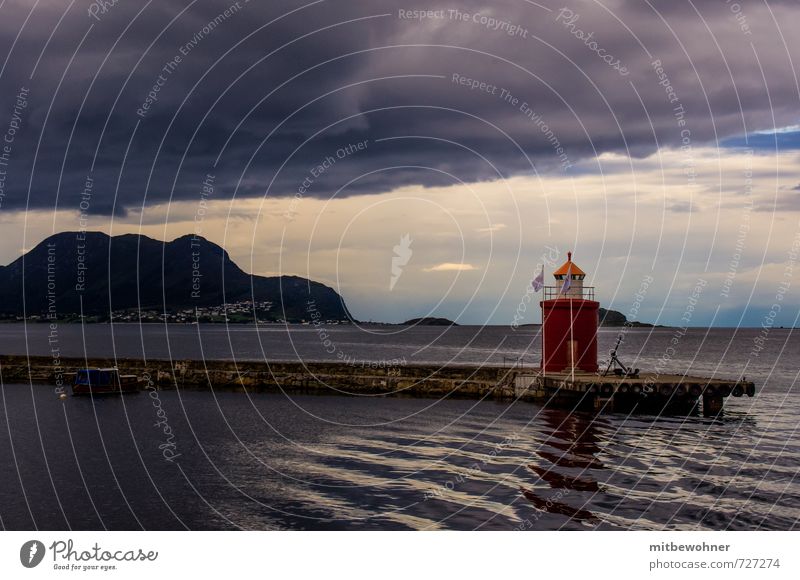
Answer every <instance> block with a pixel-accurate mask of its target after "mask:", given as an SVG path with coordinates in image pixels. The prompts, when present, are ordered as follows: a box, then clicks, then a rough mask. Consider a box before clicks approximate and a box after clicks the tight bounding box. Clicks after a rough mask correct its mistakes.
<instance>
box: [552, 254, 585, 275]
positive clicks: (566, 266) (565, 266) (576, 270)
mask: <svg viewBox="0 0 800 580" xmlns="http://www.w3.org/2000/svg"><path fill="white" fill-rule="evenodd" d="M570 266H572V268H570ZM567 272H571V273H572V274H574V275H577V276H586V272H584V271H583V270H581V269H580V268H578V266H576V265H575V263H574V262H573V261H572V252H567V261H566V262H564V263H563V264H562V265H561V267H560V268H559V269H558V270H556V271H555V272H553V276H565V275H566V274H567Z"/></svg>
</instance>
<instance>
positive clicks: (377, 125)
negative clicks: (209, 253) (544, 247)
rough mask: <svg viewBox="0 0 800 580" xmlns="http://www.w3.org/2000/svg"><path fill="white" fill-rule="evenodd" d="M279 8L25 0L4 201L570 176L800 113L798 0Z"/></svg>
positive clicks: (12, 19)
mask: <svg viewBox="0 0 800 580" xmlns="http://www.w3.org/2000/svg"><path fill="white" fill-rule="evenodd" d="M275 4H276V3H266V2H255V1H251V2H244V0H241V1H240V2H239V3H235V2H229V1H227V0H223V1H221V2H187V1H183V2H178V1H172V0H159V1H158V2H152V3H150V4H147V5H143V4H142V3H139V2H131V1H127V0H118V2H117V3H116V4H115V5H113V6H110V7H109V8H108V9H107V10H106V11H105V13H100V12H99V11H98V10H97V8H96V7H97V6H99V5H93V4H92V3H90V2H88V1H86V0H79V1H77V2H75V4H74V5H73V7H72V8H71V9H69V10H67V6H68V2H66V1H64V2H56V1H51V2H47V3H44V5H37V6H36V8H35V9H34V10H33V12H32V13H31V14H30V17H29V18H28V14H29V12H30V10H31V7H30V5H29V4H28V3H27V2H12V1H7V2H6V3H5V4H4V5H3V7H2V9H0V12H2V18H0V55H2V56H3V57H4V60H5V56H7V57H8V58H7V60H6V64H5V68H4V69H3V71H2V76H0V82H1V83H2V87H3V91H2V95H0V133H2V134H5V133H6V130H7V129H8V128H9V127H10V126H11V124H12V121H13V122H14V123H15V124H16V125H17V126H18V128H17V130H16V135H15V136H14V139H13V142H12V143H11V144H10V146H11V149H10V153H8V159H7V164H6V165H5V166H3V167H2V168H0V169H2V170H5V171H6V173H5V174H4V175H3V176H0V177H4V180H3V181H1V182H0V185H1V186H2V190H0V192H2V195H3V197H2V198H0V204H1V205H0V211H9V210H13V209H20V208H25V207H26V206H29V207H33V208H45V209H48V208H53V207H56V206H57V207H59V208H62V209H70V210H76V209H77V207H78V204H79V203H80V201H81V196H80V193H81V191H83V190H84V189H85V187H86V182H87V177H89V178H90V179H91V185H92V187H91V190H92V191H91V201H90V203H91V208H90V211H91V212H95V213H109V212H112V211H115V212H117V213H120V214H122V213H125V212H127V211H130V210H131V209H136V208H137V207H141V205H142V204H143V203H147V204H152V203H163V202H165V201H168V200H170V199H199V197H200V190H201V187H202V183H203V181H204V180H205V179H206V176H207V175H208V174H213V175H214V182H215V185H216V190H215V192H214V195H215V196H216V197H217V198H225V197H232V196H234V195H235V196H263V195H266V194H269V195H276V196H288V195H294V194H295V193H296V192H297V191H298V189H299V188H301V187H302V192H303V195H310V196H318V197H327V196H330V195H332V194H333V193H334V192H336V191H337V190H339V189H340V188H342V189H341V191H340V193H339V194H338V195H354V194H368V193H378V192H382V191H386V190H389V189H392V188H395V187H399V186H403V185H410V184H422V185H441V184H448V183H458V182H459V181H464V182H471V181H476V180H486V179H496V178H497V177H498V176H510V175H517V174H532V173H533V172H534V171H536V170H538V171H542V172H559V171H561V172H567V173H568V172H569V171H570V169H569V168H570V166H571V164H573V163H575V162H577V161H579V160H581V159H583V158H586V157H587V156H593V155H594V154H596V153H601V152H605V151H616V152H623V153H629V154H631V155H633V156H642V155H646V154H648V153H650V152H652V151H654V150H655V148H656V147H657V146H674V147H678V146H680V145H681V144H682V143H683V144H686V141H687V139H688V142H689V144H690V145H692V146H698V145H701V144H704V143H709V142H710V143H716V142H718V141H719V140H722V139H725V138H730V137H734V136H737V135H741V134H744V133H745V132H749V131H755V130H762V129H765V128H770V127H775V126H777V127H781V126H787V125H792V124H795V123H796V122H797V110H798V108H797V105H798V87H797V84H796V75H795V72H796V71H794V70H793V69H792V62H791V59H792V58H795V59H796V58H797V57H798V56H800V50H799V49H800V45H799V44H798V42H799V41H798V39H797V36H796V35H794V34H793V31H792V30H788V23H789V22H792V21H793V20H794V19H796V18H797V16H798V14H800V9H798V7H797V4H796V3H785V2H778V3H774V2H770V3H769V6H767V5H766V4H758V3H741V4H742V6H741V9H740V10H739V11H735V10H733V9H732V8H731V5H730V3H726V2H725V1H724V0H718V1H706V2H696V1H695V2H693V3H692V4H690V3H688V2H685V3H684V2H650V3H649V4H648V3H642V2H622V1H618V2H606V3H605V5H604V6H602V5H600V4H597V3H595V2H570V3H561V2H559V3H548V2H544V3H542V5H546V6H545V7H542V6H538V5H536V4H534V3H530V2H525V1H523V0H506V1H503V2H496V1H493V2H478V1H466V2H463V1H462V2H458V3H450V4H444V3H443V4H437V3H431V2H385V1H376V2H369V3H366V2H341V1H338V2H317V3H313V4H311V5H308V4H305V3H300V2H291V3H281V4H280V5H279V6H277V5H275ZM92 6H94V8H91V7H92ZM143 6H144V8H143ZM455 6H458V9H459V10H460V14H456V13H454V12H450V11H449V10H450V9H452V8H454V7H455ZM90 9H92V10H94V11H95V12H96V18H92V17H90V16H89V15H88V14H87V11H88V10H90ZM226 10H227V12H225V11H226ZM401 10H402V11H404V12H403V13H402V15H401V13H400V11H401ZM414 10H435V11H438V12H435V13H431V14H428V15H427V16H429V17H427V18H424V19H418V18H415V16H416V15H415V13H414V12H412V11H414ZM464 14H466V16H464ZM26 18H27V22H26ZM23 23H25V24H24V28H23ZM210 23H211V24H210ZM779 24H780V25H781V26H782V27H783V28H779V27H778V25H779ZM90 27H91V28H90ZM18 35H19V36H18ZM17 36H18V39H17ZM15 39H17V40H16V43H15ZM12 45H13V49H12ZM40 56H41V58H40ZM176 56H178V57H180V62H177V61H175V57H176ZM656 61H660V63H661V65H660V66H657V64H654V62H656ZM170 63H172V64H170ZM34 67H36V68H35V72H34ZM454 75H461V76H459V77H455V78H456V80H459V79H462V78H463V79H470V82H471V81H473V80H474V81H476V83H477V85H476V87H475V88H470V87H471V86H472V85H471V84H469V85H468V84H461V83H459V82H454ZM463 82H464V83H466V82H467V81H466V80H464V81H463ZM480 83H485V85H483V86H481V85H480ZM20 89H25V90H27V91H28V94H27V97H26V103H25V106H24V107H20V106H16V109H17V113H19V114H15V112H14V111H15V104H17V103H18V101H19V99H18V98H17V96H18V94H19V91H20ZM503 90H505V91H507V92H505V93H504V92H503ZM148 94H150V97H148ZM504 96H508V98H503V97H504ZM515 99H516V100H515ZM523 103H527V105H526V106H525V105H523ZM680 107H682V110H683V111H684V113H680V109H678V111H676V108H680ZM681 121H684V122H685V125H681V124H680V123H681ZM364 142H366V146H365V147H362V148H361V149H360V150H354V151H355V152H353V151H351V149H352V148H351V149H348V146H349V145H354V144H358V143H364ZM337 153H338V154H337ZM326 160H327V161H326ZM330 160H334V161H333V162H332V163H331V162H330ZM318 166H321V167H322V170H317V169H313V168H316V167H318ZM534 166H535V169H534ZM565 168H566V169H565ZM312 169H313V170H312ZM304 183H305V185H304ZM29 192H30V195H28V193H29Z"/></svg>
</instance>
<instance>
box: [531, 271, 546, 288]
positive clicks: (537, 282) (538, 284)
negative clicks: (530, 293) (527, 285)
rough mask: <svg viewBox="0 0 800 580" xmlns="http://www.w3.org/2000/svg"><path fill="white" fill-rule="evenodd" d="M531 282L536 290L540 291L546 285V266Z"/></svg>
mask: <svg viewBox="0 0 800 580" xmlns="http://www.w3.org/2000/svg"><path fill="white" fill-rule="evenodd" d="M531 284H532V285H533V290H534V291H535V292H538V291H539V290H541V289H542V287H543V286H544V268H542V269H541V270H540V271H539V274H537V276H536V278H534V279H533V281H532V282H531Z"/></svg>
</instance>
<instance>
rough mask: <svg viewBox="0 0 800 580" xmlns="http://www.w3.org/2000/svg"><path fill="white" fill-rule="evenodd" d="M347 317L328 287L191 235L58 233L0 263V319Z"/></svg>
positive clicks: (282, 319) (328, 319)
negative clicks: (265, 271)
mask: <svg viewBox="0 0 800 580" xmlns="http://www.w3.org/2000/svg"><path fill="white" fill-rule="evenodd" d="M23 319H24V320H27V321H34V322H35V321H37V320H40V321H48V320H59V321H66V322H70V321H78V320H83V321H84V322H108V321H111V320H114V321H121V322H159V321H161V322H251V323H252V322H290V323H295V322H296V323H302V322H309V323H310V322H316V321H319V322H324V323H343V322H350V321H351V317H350V313H349V311H348V309H347V306H346V305H345V302H344V299H343V298H342V297H341V296H340V295H339V294H338V293H337V292H336V291H335V290H333V289H332V288H330V287H328V286H325V285H324V284H321V283H319V282H314V281H312V280H307V279H306V278H301V277H299V276H258V275H255V274H248V273H246V272H244V271H243V270H242V269H241V268H239V266H237V265H236V264H235V263H234V262H233V261H232V260H231V258H230V256H229V255H228V252H226V251H225V250H224V249H222V248H221V247H220V246H218V245H217V244H214V243H213V242H210V241H208V240H206V239H205V238H203V237H200V236H194V235H187V236H183V237H180V238H178V239H176V240H173V241H171V242H162V241H159V240H154V239H152V238H149V237H147V236H143V235H137V234H126V235H120V236H113V237H111V236H108V235H106V234H104V233H101V232H63V233H59V234H56V235H53V236H50V237H49V238H47V239H46V240H44V241H43V242H41V243H40V244H38V245H37V246H36V247H35V248H33V249H32V250H30V251H29V252H27V253H26V254H24V255H23V256H21V257H20V258H18V259H16V260H15V261H14V262H12V263H11V264H9V265H8V266H0V320H6V321H14V320H23Z"/></svg>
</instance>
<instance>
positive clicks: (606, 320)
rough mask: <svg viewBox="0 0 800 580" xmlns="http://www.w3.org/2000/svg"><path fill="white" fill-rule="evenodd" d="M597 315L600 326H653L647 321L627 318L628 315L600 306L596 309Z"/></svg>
mask: <svg viewBox="0 0 800 580" xmlns="http://www.w3.org/2000/svg"><path fill="white" fill-rule="evenodd" d="M598 316H599V318H600V326H612V327H614V326H629V327H633V328H653V325H652V324H648V323H647V322H639V321H638V320H628V317H627V316H625V315H624V314H622V312H617V311H616V310H607V309H606V308H600V309H599V310H598Z"/></svg>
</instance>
